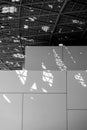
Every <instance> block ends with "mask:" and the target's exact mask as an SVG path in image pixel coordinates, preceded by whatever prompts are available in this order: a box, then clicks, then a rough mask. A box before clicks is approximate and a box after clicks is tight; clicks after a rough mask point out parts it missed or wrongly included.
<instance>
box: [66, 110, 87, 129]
mask: <svg viewBox="0 0 87 130" xmlns="http://www.w3.org/2000/svg"><path fill="white" fill-rule="evenodd" d="M68 129H69V130H86V129H87V111H84V110H83V111H82V110H78V111H77V110H74V111H69V114H68Z"/></svg>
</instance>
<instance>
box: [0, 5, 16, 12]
mask: <svg viewBox="0 0 87 130" xmlns="http://www.w3.org/2000/svg"><path fill="white" fill-rule="evenodd" d="M15 12H17V8H16V7H14V6H11V7H6V6H5V7H3V8H2V13H15Z"/></svg>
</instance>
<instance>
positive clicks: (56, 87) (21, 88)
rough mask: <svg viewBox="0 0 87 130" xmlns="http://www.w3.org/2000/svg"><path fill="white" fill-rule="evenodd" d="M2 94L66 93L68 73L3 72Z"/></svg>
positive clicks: (1, 75) (0, 88) (0, 84)
mask: <svg viewBox="0 0 87 130" xmlns="http://www.w3.org/2000/svg"><path fill="white" fill-rule="evenodd" d="M0 92H27V93H66V72H61V71H49V70H43V71H27V70H16V71H1V72H0Z"/></svg>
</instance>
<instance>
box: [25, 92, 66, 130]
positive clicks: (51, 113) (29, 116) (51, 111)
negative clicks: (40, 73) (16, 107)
mask: <svg viewBox="0 0 87 130" xmlns="http://www.w3.org/2000/svg"><path fill="white" fill-rule="evenodd" d="M65 108H66V97H65V95H54V94H49V95H48V94H45V95H44V94H33V95H25V96H24V112H23V114H24V115H23V117H24V120H23V130H29V129H30V130H48V129H50V130H58V129H59V130H66V109H65Z"/></svg>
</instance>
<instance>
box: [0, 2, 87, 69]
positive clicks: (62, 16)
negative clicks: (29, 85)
mask: <svg viewBox="0 0 87 130" xmlns="http://www.w3.org/2000/svg"><path fill="white" fill-rule="evenodd" d="M86 42H87V0H0V57H1V58H0V59H1V61H0V64H1V66H2V61H3V63H4V64H5V66H7V68H9V69H12V70H13V69H21V67H22V66H23V65H24V57H25V56H24V54H25V46H58V45H60V44H63V45H65V46H71V45H72V46H73V45H74V46H75V45H86V44H87V43H86ZM2 55H3V58H2Z"/></svg>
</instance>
